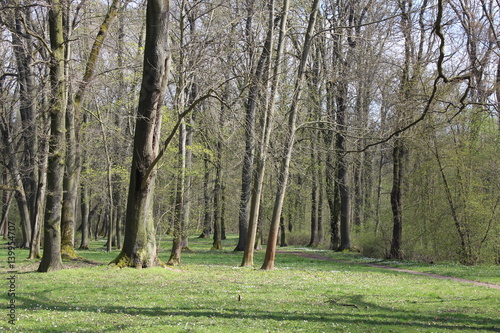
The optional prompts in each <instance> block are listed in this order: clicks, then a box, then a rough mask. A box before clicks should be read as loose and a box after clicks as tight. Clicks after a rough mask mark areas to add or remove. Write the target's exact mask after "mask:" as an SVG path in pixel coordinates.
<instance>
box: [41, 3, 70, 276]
mask: <svg viewBox="0 0 500 333" xmlns="http://www.w3.org/2000/svg"><path fill="white" fill-rule="evenodd" d="M49 31H50V46H51V48H52V54H51V55H52V56H51V63H50V82H51V99H50V139H49V140H50V141H49V156H48V169H47V202H46V208H45V224H44V242H43V244H44V246H43V256H42V261H41V262H40V266H39V267H38V271H39V272H49V271H57V270H60V269H62V268H63V264H62V259H61V229H60V228H61V227H60V224H61V210H62V204H61V203H62V199H63V179H64V161H65V155H66V150H65V137H64V133H65V130H66V126H65V111H66V86H65V78H64V55H65V50H64V49H65V43H64V35H63V11H62V5H61V1H60V0H53V1H52V3H51V7H50V10H49Z"/></svg>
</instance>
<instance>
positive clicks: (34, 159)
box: [0, 0, 500, 272]
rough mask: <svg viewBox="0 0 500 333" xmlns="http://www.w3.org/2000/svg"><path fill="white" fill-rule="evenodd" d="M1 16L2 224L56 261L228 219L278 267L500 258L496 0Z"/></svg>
mask: <svg viewBox="0 0 500 333" xmlns="http://www.w3.org/2000/svg"><path fill="white" fill-rule="evenodd" d="M0 29H1V39H0V59H1V60H0V64H1V67H0V132H1V133H0V134H1V136H0V137H1V138H0V150H1V159H0V174H1V181H0V194H1V199H0V200H1V207H2V209H1V223H0V231H1V232H2V235H3V237H4V239H7V240H8V241H10V242H13V243H15V245H16V247H18V248H25V249H29V257H30V259H32V260H35V259H38V258H41V262H40V264H39V266H38V267H37V269H38V271H39V272H48V271H57V270H60V269H62V268H63V267H64V266H63V262H62V258H78V257H79V251H85V250H86V249H88V248H89V245H90V244H95V242H94V243H92V242H91V241H92V240H97V239H101V240H102V239H105V240H106V244H105V248H106V251H108V252H110V251H112V250H116V249H119V252H118V253H119V254H118V255H117V256H116V258H115V259H113V260H112V261H111V263H112V264H114V265H116V266H118V267H126V266H129V267H144V268H147V267H153V266H159V265H171V266H175V265H179V264H180V263H181V262H182V257H183V254H184V253H186V251H189V241H188V239H189V237H191V238H192V237H193V236H197V237H200V238H207V239H211V240H213V241H210V243H211V244H212V245H211V249H212V250H221V249H222V248H223V246H224V240H225V238H226V235H229V234H237V235H238V241H237V245H236V246H235V247H234V250H235V251H236V252H240V253H241V257H242V260H241V266H254V265H259V267H260V265H261V264H262V266H261V268H262V269H264V270H272V269H273V268H274V265H275V257H276V251H277V249H278V248H279V247H285V246H287V245H302V246H308V247H312V248H322V249H329V250H332V251H338V252H342V251H356V252H361V253H362V255H364V256H369V257H372V258H373V257H379V258H391V259H412V260H421V261H425V262H436V261H446V262H458V263H461V264H465V265H476V264H495V265H499V264H500V242H499V240H500V219H499V218H498V216H499V215H498V213H499V211H500V207H499V206H500V177H499V175H500V144H499V143H500V142H499V140H500V1H499V0H419V1H417V0H391V1H380V0H330V1H320V0H309V1H304V0H281V1H275V0H243V1H223V0H107V1H103V0H95V1H85V0H40V1H36V2H35V1H25V0H2V1H1V2H0ZM232 246H234V245H232ZM161 248H163V249H168V250H169V251H170V256H169V259H168V260H164V261H161V260H159V258H158V255H157V254H158V252H159V250H160V249H161ZM261 249H265V256H264V257H263V263H261V262H254V251H258V250H261ZM207 250H208V249H207ZM259 258H260V257H259Z"/></svg>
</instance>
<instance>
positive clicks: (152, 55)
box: [112, 0, 170, 268]
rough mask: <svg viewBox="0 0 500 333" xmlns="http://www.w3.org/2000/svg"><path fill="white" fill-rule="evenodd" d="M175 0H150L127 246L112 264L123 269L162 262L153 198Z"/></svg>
mask: <svg viewBox="0 0 500 333" xmlns="http://www.w3.org/2000/svg"><path fill="white" fill-rule="evenodd" d="M169 9H170V1H169V0H148V2H147V9H146V41H145V46H144V62H143V74H142V83H141V92H140V96H139V105H138V112H137V120H136V127H135V135H134V148H133V157H132V166H131V172H130V183H129V194H128V201H127V211H126V217H125V235H124V237H125V238H124V241H123V248H122V251H121V252H120V254H119V255H118V257H117V258H116V259H114V260H113V261H112V263H114V264H116V265H117V266H120V267H125V266H131V267H139V268H140V267H152V266H155V265H156V264H157V263H158V258H157V254H156V241H155V225H154V221H153V215H152V214H153V202H152V200H153V196H154V182H155V178H156V177H155V176H156V172H155V170H154V169H150V167H151V166H152V167H153V168H154V164H153V162H154V161H155V159H156V158H157V156H158V154H159V143H160V129H161V118H162V117H161V116H162V114H161V110H162V106H163V100H164V94H165V91H166V88H167V77H168V71H169V68H170V50H169V44H168V28H169V23H168V22H169V21H168V16H169Z"/></svg>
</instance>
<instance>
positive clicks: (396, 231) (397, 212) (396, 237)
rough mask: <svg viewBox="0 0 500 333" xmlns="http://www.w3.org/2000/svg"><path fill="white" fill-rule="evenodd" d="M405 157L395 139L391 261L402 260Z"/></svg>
mask: <svg viewBox="0 0 500 333" xmlns="http://www.w3.org/2000/svg"><path fill="white" fill-rule="evenodd" d="M405 155H406V152H405V148H404V144H403V142H402V140H401V139H400V138H396V140H395V142H394V148H393V150H392V159H393V171H392V190H391V208H392V215H393V231H392V241H391V250H390V253H389V258H391V259H403V251H402V249H401V245H402V236H403V217H402V213H403V167H404V159H405Z"/></svg>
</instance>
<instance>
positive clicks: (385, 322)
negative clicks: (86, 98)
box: [0, 239, 500, 332]
mask: <svg viewBox="0 0 500 333" xmlns="http://www.w3.org/2000/svg"><path fill="white" fill-rule="evenodd" d="M209 242H210V241H209V240H196V239H193V240H190V247H191V249H192V250H193V251H194V252H191V253H185V254H183V264H182V265H181V266H180V267H178V270H170V269H164V268H152V269H130V268H125V269H115V268H112V267H110V266H107V265H106V263H107V262H109V260H110V258H111V259H112V258H113V257H114V256H115V255H116V254H117V251H114V252H113V253H106V252H104V251H102V249H101V248H99V249H92V250H90V251H80V252H79V254H80V255H82V256H84V257H86V258H88V259H92V260H93V261H97V262H100V263H102V264H103V265H99V266H91V265H88V264H87V265H81V267H80V268H74V269H66V270H63V271H60V272H55V273H44V274H41V273H35V272H33V271H27V272H21V273H19V275H18V282H17V283H18V294H17V298H16V302H17V311H18V321H17V323H16V325H15V329H16V330H18V331H20V332H266V331H268V332H297V331H302V332H367V331H376V332H403V331H404V332H445V331H448V332H454V331H458V330H460V331H461V332H473V331H474V332H477V331H481V332H498V330H499V329H500V320H499V318H500V310H499V309H500V297H499V295H500V293H499V291H498V290H494V289H490V288H485V287H477V286H474V285H470V284H464V283H459V282H453V281H446V280H436V279H432V278H428V277H422V276H413V275H409V274H401V273H394V272H388V271H384V270H382V269H377V268H372V267H367V266H363V265H356V264H349V263H338V262H331V261H320V260H315V259H311V258H305V257H299V256H297V255H295V254H289V253H279V254H278V256H279V260H278V262H279V264H278V267H277V269H276V270H274V271H261V270H259V269H251V268H240V267H238V266H239V264H240V261H241V255H242V254H241V253H235V252H233V251H232V250H233V247H231V246H227V249H225V250H223V251H209V250H208V246H207V245H209ZM94 245H95V244H94ZM294 250H295V251H297V249H294ZM20 251H21V250H20ZM3 252H5V251H3ZM3 252H2V256H3V255H4V254H3ZM20 253H21V252H20ZM19 256H21V254H19ZM166 256H168V251H165V250H164V251H161V252H160V257H161V258H162V259H163V258H164V257H166ZM262 256H263V252H262V251H261V252H259V253H257V254H256V257H255V262H256V266H257V267H260V263H261V262H262ZM337 258H338V257H337ZM343 258H344V259H349V260H350V261H353V260H357V259H356V258H355V257H351V258H346V257H343ZM67 264H68V263H67ZM69 264H72V263H69ZM73 264H74V263H73ZM22 265H26V266H28V265H32V266H33V264H32V263H30V262H28V261H23V262H22ZM74 265H76V264H74ZM30 267H31V266H30ZM497 274H498V273H497ZM2 297H3V298H2V301H3V300H4V299H5V295H2ZM12 328H14V327H12V326H11V325H8V324H7V322H6V321H2V322H1V323H0V329H2V330H6V329H12Z"/></svg>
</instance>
